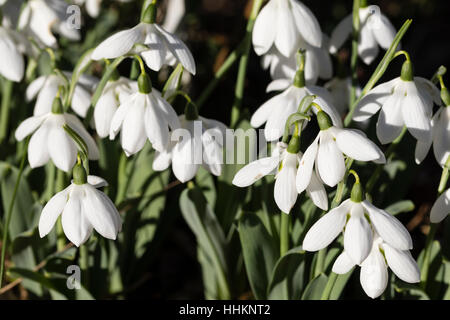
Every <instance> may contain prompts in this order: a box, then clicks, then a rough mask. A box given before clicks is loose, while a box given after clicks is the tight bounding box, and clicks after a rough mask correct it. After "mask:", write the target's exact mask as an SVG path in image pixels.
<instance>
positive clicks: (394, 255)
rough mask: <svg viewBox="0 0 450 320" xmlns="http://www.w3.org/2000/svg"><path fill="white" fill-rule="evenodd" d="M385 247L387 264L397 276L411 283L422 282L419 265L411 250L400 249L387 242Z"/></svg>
mask: <svg viewBox="0 0 450 320" xmlns="http://www.w3.org/2000/svg"><path fill="white" fill-rule="evenodd" d="M383 249H384V255H385V257H386V261H387V264H388V266H389V268H391V270H392V271H393V272H394V273H395V275H396V276H397V277H399V278H400V279H402V280H403V281H405V282H409V283H417V282H420V270H419V267H418V266H417V263H416V261H415V260H414V259H413V257H412V256H411V253H410V252H409V250H406V251H402V250H398V249H395V248H393V247H391V246H390V245H388V244H386V243H384V244H383Z"/></svg>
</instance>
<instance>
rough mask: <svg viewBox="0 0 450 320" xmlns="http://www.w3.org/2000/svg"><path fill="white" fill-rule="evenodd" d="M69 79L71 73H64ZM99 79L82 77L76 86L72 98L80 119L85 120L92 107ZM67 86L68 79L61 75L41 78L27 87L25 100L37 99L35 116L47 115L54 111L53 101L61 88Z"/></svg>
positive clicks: (74, 108)
mask: <svg viewBox="0 0 450 320" xmlns="http://www.w3.org/2000/svg"><path fill="white" fill-rule="evenodd" d="M63 74H64V76H65V77H66V78H67V79H70V78H71V77H72V74H71V73H70V72H65V71H64V72H63ZM97 82H98V79H97V78H95V77H92V76H87V75H81V77H80V78H79V79H78V83H77V85H76V86H75V91H74V94H73V98H72V104H71V107H72V110H73V111H75V113H76V114H78V115H79V116H80V117H82V118H84V117H85V116H86V114H87V112H88V110H89V106H90V105H91V97H92V91H93V90H94V89H95V86H96V85H97ZM65 84H66V79H64V77H63V76H62V75H60V74H55V73H53V74H50V75H46V76H40V77H38V78H36V79H35V80H33V81H32V82H31V83H30V84H29V85H28V87H27V91H26V93H25V98H26V100H27V101H31V100H33V99H35V98H36V97H37V99H36V104H35V105H34V111H33V115H34V116H40V115H43V114H47V113H49V112H50V111H51V110H52V103H53V99H54V98H55V96H56V94H57V92H58V90H59V87H60V86H64V85H65Z"/></svg>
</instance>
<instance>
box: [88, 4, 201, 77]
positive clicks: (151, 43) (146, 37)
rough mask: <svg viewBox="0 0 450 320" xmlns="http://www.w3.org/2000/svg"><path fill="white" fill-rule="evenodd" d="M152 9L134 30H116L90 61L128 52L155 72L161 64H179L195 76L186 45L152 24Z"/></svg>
mask: <svg viewBox="0 0 450 320" xmlns="http://www.w3.org/2000/svg"><path fill="white" fill-rule="evenodd" d="M155 18H156V6H155V5H154V4H150V5H149V6H148V8H147V9H146V11H145V14H144V18H143V20H142V21H141V22H140V23H139V24H138V25H137V26H135V27H133V28H131V29H128V30H124V31H120V32H118V33H116V34H114V35H112V36H111V37H109V38H107V39H106V40H104V41H103V42H102V43H100V44H99V45H98V46H97V48H95V50H94V52H93V53H92V59H93V60H100V59H113V58H117V57H120V56H123V55H125V54H128V53H131V52H133V53H139V54H140V55H141V57H142V59H144V61H145V63H146V64H147V66H148V67H149V68H150V69H152V70H154V71H159V70H160V69H161V67H162V66H163V65H170V66H175V65H176V64H177V63H178V62H180V63H181V64H182V65H183V67H184V68H185V69H186V70H187V71H189V72H190V73H191V74H195V70H196V69H195V62H194V58H193V57H192V54H191V52H190V51H189V49H188V48H187V47H186V45H185V44H184V43H183V41H181V40H180V39H178V38H177V37H176V36H175V35H173V34H171V33H169V32H167V31H166V30H164V28H162V27H161V26H159V25H158V24H156V23H155Z"/></svg>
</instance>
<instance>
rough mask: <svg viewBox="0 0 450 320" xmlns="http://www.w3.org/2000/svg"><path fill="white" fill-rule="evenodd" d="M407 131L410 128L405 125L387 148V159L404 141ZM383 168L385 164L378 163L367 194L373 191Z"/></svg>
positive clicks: (370, 179)
mask: <svg viewBox="0 0 450 320" xmlns="http://www.w3.org/2000/svg"><path fill="white" fill-rule="evenodd" d="M406 131H408V130H407V128H406V126H405V127H403V129H402V132H401V133H400V135H399V136H398V137H397V138H396V139H395V140H394V141H392V143H391V145H390V146H389V148H388V149H387V150H386V154H385V155H386V159H388V158H389V157H390V156H391V154H392V153H393V152H394V151H395V149H396V148H397V146H398V145H399V144H400V142H401V141H402V139H403V137H404V135H405V133H406ZM383 168H384V165H382V164H380V165H377V168H376V169H375V171H374V172H373V173H372V175H371V176H370V178H369V180H368V181H367V184H366V194H370V193H371V192H372V189H373V187H374V186H375V183H376V182H377V180H378V178H379V177H380V174H381V171H382V170H383Z"/></svg>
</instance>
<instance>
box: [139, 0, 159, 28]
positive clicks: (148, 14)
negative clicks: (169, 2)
mask: <svg viewBox="0 0 450 320" xmlns="http://www.w3.org/2000/svg"><path fill="white" fill-rule="evenodd" d="M142 22H145V23H150V24H153V23H155V22H156V4H154V3H151V4H150V5H149V6H148V7H147V9H145V11H144V16H143V18H142Z"/></svg>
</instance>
